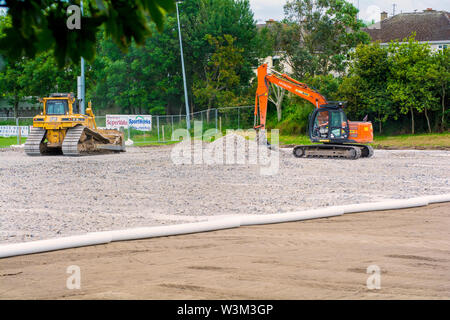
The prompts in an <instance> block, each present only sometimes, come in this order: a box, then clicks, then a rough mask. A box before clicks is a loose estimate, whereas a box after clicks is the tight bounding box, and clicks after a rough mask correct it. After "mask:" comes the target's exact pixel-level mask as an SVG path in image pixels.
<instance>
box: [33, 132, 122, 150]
mask: <svg viewBox="0 0 450 320" xmlns="http://www.w3.org/2000/svg"><path fill="white" fill-rule="evenodd" d="M45 136H46V130H45V129H44V128H36V127H33V128H32V129H31V132H30V135H29V137H28V139H27V142H26V144H25V152H26V154H27V155H29V156H39V155H45V154H52V153H53V154H54V153H62V154H63V155H65V156H81V155H87V154H99V153H110V152H120V151H125V145H124V139H123V133H121V132H118V131H117V130H96V131H94V130H92V129H90V128H88V127H85V126H83V125H77V126H75V127H73V128H69V129H67V131H66V135H65V137H64V140H63V142H62V145H60V146H51V145H49V144H48V141H46V139H45Z"/></svg>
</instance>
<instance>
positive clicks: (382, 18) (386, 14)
mask: <svg viewBox="0 0 450 320" xmlns="http://www.w3.org/2000/svg"><path fill="white" fill-rule="evenodd" d="M387 16H388V13H387V12H386V11H383V12H382V13H381V19H380V21H383V20H384V19H387Z"/></svg>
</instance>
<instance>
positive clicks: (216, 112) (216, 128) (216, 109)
mask: <svg viewBox="0 0 450 320" xmlns="http://www.w3.org/2000/svg"><path fill="white" fill-rule="evenodd" d="M215 113H216V133H217V109H216V112H215Z"/></svg>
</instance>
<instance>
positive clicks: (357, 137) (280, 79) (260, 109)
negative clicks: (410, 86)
mask: <svg viewBox="0 0 450 320" xmlns="http://www.w3.org/2000/svg"><path fill="white" fill-rule="evenodd" d="M257 79H258V87H257V89H256V97H255V128H256V129H265V126H266V116H267V105H268V100H269V83H273V84H275V85H277V86H279V87H281V88H283V89H286V90H288V91H289V92H292V93H293V94H295V95H297V96H299V97H301V98H303V99H305V100H307V101H309V102H310V103H312V104H313V105H314V106H315V107H316V108H325V107H327V106H329V105H330V104H329V102H328V101H327V99H326V98H325V97H324V96H323V95H321V94H320V93H319V92H317V91H316V90H314V89H312V88H310V87H308V85H307V84H305V83H302V82H299V81H297V80H295V79H293V78H291V77H289V76H288V75H286V74H281V73H278V72H275V71H273V73H268V70H267V64H263V65H261V66H259V67H258V72H257ZM256 120H259V123H257V121H256ZM345 126H346V125H343V127H345ZM348 129H349V136H348V141H345V142H348V143H370V142H372V141H373V128H372V123H371V122H360V121H348Z"/></svg>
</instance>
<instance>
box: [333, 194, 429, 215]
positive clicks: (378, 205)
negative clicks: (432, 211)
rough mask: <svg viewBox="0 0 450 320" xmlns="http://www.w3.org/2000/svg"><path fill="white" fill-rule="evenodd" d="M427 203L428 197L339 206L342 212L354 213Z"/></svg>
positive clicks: (410, 206)
mask: <svg viewBox="0 0 450 320" xmlns="http://www.w3.org/2000/svg"><path fill="white" fill-rule="evenodd" d="M426 205H428V199H427V198H425V197H422V198H412V199H401V200H388V201H382V202H369V203H358V204H350V205H346V206H339V208H342V209H343V210H344V213H345V214H347V213H355V212H364V211H377V210H392V209H403V208H412V207H422V206H426Z"/></svg>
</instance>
